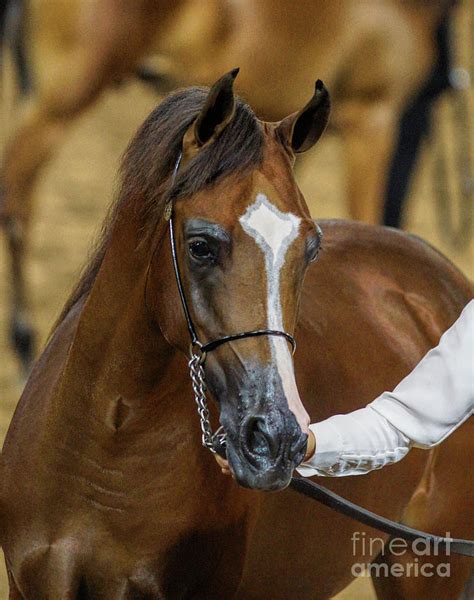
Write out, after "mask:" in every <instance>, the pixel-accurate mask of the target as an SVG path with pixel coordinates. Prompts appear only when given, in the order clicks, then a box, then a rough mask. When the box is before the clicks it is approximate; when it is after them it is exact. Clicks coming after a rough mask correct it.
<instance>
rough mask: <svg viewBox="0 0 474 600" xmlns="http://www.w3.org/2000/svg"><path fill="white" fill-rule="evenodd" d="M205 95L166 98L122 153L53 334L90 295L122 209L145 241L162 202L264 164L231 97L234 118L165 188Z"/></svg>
mask: <svg viewBox="0 0 474 600" xmlns="http://www.w3.org/2000/svg"><path fill="white" fill-rule="evenodd" d="M208 92H209V90H208V88H204V87H194V88H188V89H184V90H179V91H177V92H174V93H172V94H170V95H169V96H168V97H167V98H165V99H164V100H163V102H161V103H160V104H159V105H158V106H157V107H156V108H155V109H154V110H153V111H152V112H151V114H150V115H149V116H148V118H147V119H146V120H145V122H144V123H143V124H142V126H141V127H140V128H139V130H138V131H137V133H136V134H135V136H134V137H133V138H132V140H131V142H130V144H129V146H128V148H127V150H126V151H125V153H124V156H123V160H122V165H121V168H120V174H121V180H122V185H121V187H120V191H119V194H118V197H117V200H116V201H115V202H114V203H113V204H112V206H111V208H110V210H109V213H108V216H107V217H106V219H105V221H104V223H103V225H102V229H101V234H100V236H99V238H98V241H97V242H96V244H95V251H94V253H93V255H92V258H91V259H90V260H89V262H88V263H87V265H86V267H85V268H84V270H83V273H82V276H81V278H80V280H79V282H78V284H77V285H76V287H75V288H74V290H73V292H72V294H71V296H70V297H69V299H68V301H67V302H66V304H65V306H64V309H63V311H62V312H61V315H60V317H59V319H58V321H57V322H56V324H55V326H54V328H53V331H54V329H56V327H57V326H58V325H59V324H60V323H61V322H62V321H63V319H64V318H65V316H66V315H67V314H68V312H69V311H70V310H71V308H72V307H73V306H74V305H75V304H76V302H77V301H78V300H79V299H81V298H83V297H84V296H85V295H86V294H88V293H89V291H90V290H91V288H92V286H93V284H94V281H95V279H96V276H97V274H98V272H99V269H100V267H101V264H102V261H103V259H104V256H105V254H106V251H107V247H108V245H109V242H110V239H111V237H112V234H113V229H114V224H115V222H116V220H117V217H118V216H119V215H120V212H121V211H122V209H123V208H124V205H125V204H128V203H130V202H131V203H132V204H133V207H134V211H135V212H136V214H138V216H139V219H140V221H141V223H142V227H143V232H144V235H145V236H148V235H152V234H153V232H155V231H156V230H157V226H158V223H159V222H160V219H162V218H163V212H164V206H165V202H166V201H167V200H168V199H170V198H173V199H176V198H181V197H186V196H192V195H193V194H195V193H197V192H198V191H199V190H201V189H203V188H205V187H207V186H210V185H212V184H213V183H214V182H216V181H218V180H220V179H222V178H223V177H225V176H228V175H231V174H235V173H242V174H245V173H247V172H249V171H250V170H252V169H254V168H255V167H257V166H258V165H259V164H260V163H261V161H262V159H263V146H264V134H263V129H262V126H261V124H260V122H259V120H258V119H257V118H256V116H255V115H254V113H253V112H252V110H251V109H250V107H249V106H248V105H247V104H245V103H244V102H243V101H242V100H240V99H239V98H236V99H235V100H236V104H235V114H234V117H233V119H232V121H231V122H230V123H229V125H228V126H227V127H226V128H225V129H224V130H223V131H222V133H221V134H220V135H219V137H218V138H217V139H216V140H215V141H214V142H213V143H212V144H209V145H208V146H205V147H204V148H203V149H202V150H201V151H200V152H199V153H198V154H197V155H196V156H195V157H194V158H193V159H192V160H190V161H189V163H188V164H187V165H186V166H185V167H184V168H182V169H181V170H180V172H179V173H178V176H177V177H176V180H175V182H174V185H173V187H172V188H170V185H171V182H170V175H171V173H172V171H173V168H174V166H175V163H176V160H177V158H178V156H179V153H180V151H181V147H182V141H183V137H184V134H185V133H186V131H187V129H188V128H189V127H190V125H191V124H192V123H193V121H194V120H195V119H196V117H197V116H198V114H199V112H200V111H201V109H202V108H203V106H204V103H205V100H206V98H207V94H208Z"/></svg>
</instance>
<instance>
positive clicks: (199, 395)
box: [165, 152, 296, 454]
mask: <svg viewBox="0 0 474 600" xmlns="http://www.w3.org/2000/svg"><path fill="white" fill-rule="evenodd" d="M182 156H183V153H182V152H180V153H179V156H178V158H177V160H176V163H175V166H174V169H173V175H172V178H171V188H172V187H173V185H174V183H175V180H176V176H177V174H178V170H179V166H180V164H181V159H182ZM165 219H166V220H167V221H168V223H169V234H170V245H171V258H172V260H173V268H174V274H175V277H176V284H177V286H178V292H179V297H180V298H181V305H182V307H183V312H184V316H185V318H186V324H187V327H188V331H189V337H190V339H191V344H190V347H189V354H190V358H189V362H188V366H189V371H190V375H191V380H192V385H193V391H194V397H195V400H196V404H197V407H198V413H199V417H200V421H201V432H202V444H203V446H205V447H206V448H208V449H209V450H210V451H211V452H213V453H219V454H224V451H225V437H226V434H225V432H224V430H223V428H222V427H219V429H218V430H217V431H216V432H215V433H213V432H212V427H211V424H210V420H209V409H208V407H207V398H206V389H207V388H206V384H205V372H204V363H205V361H206V355H207V353H208V352H212V350H215V349H216V348H218V347H219V346H221V345H222V344H225V343H226V342H233V341H235V340H242V339H245V338H250V337H260V336H262V335H274V336H279V337H283V338H285V339H286V340H287V341H288V342H289V343H290V344H291V348H292V352H293V353H294V352H295V349H296V341H295V339H294V337H293V336H292V335H290V334H289V333H287V332H286V331H279V330H275V329H254V330H252V331H244V332H241V333H234V334H231V335H225V336H223V337H221V338H217V339H215V340H211V341H210V342H207V343H205V344H203V343H201V342H200V341H199V338H198V336H197V333H196V328H195V327H194V323H193V320H192V318H191V313H190V312H189V307H188V303H187V301H186V295H185V293H184V288H183V282H182V280H181V274H180V271H179V265H178V258H177V254H176V240H175V236H174V224H173V198H171V199H170V200H169V201H168V202H167V204H166V206H165Z"/></svg>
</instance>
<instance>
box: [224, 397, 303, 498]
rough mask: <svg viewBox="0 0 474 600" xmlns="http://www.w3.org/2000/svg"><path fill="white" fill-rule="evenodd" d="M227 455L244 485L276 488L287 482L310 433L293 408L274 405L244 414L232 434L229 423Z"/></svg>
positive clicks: (262, 488) (298, 462)
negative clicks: (286, 408) (288, 409)
mask: <svg viewBox="0 0 474 600" xmlns="http://www.w3.org/2000/svg"><path fill="white" fill-rule="evenodd" d="M224 427H225V429H226V430H227V432H228V435H227V458H228V460H229V464H230V467H231V469H232V471H233V473H234V476H235V479H236V480H237V482H238V483H239V484H240V485H242V486H243V487H247V488H252V489H258V490H266V491H277V490H281V489H284V488H285V487H287V486H288V484H289V483H290V480H291V476H292V473H293V471H294V469H295V468H296V467H297V466H298V465H299V464H300V462H301V461H302V460H303V458H304V455H305V452H306V444H307V435H306V434H305V433H303V432H302V431H301V429H300V426H299V425H298V423H297V421H296V419H295V417H294V415H293V414H292V413H291V412H290V411H283V410H281V409H279V408H276V407H275V408H272V409H271V410H270V411H268V412H266V413H262V412H259V413H255V414H252V415H247V416H245V417H244V418H243V419H242V421H241V423H240V425H239V426H238V428H237V432H236V434H235V435H232V433H231V431H232V427H228V426H227V427H226V425H224Z"/></svg>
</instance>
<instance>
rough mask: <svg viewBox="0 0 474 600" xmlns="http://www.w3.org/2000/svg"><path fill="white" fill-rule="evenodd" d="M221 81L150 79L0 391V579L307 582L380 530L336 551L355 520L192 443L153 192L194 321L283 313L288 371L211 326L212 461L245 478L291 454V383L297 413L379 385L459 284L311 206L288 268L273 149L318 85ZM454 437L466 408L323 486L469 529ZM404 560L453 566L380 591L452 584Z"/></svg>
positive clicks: (261, 324)
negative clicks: (24, 362)
mask: <svg viewBox="0 0 474 600" xmlns="http://www.w3.org/2000/svg"><path fill="white" fill-rule="evenodd" d="M233 76H235V73H233V74H229V75H227V76H226V77H224V78H223V79H221V80H220V81H219V82H218V83H217V84H216V85H215V86H214V88H213V89H212V90H211V92H210V93H209V95H208V94H207V93H205V92H204V91H203V90H202V89H191V90H187V91H183V92H179V93H177V94H175V95H173V96H171V97H170V98H168V99H167V100H166V101H165V102H164V103H163V104H162V105H161V106H159V107H158V108H157V109H156V110H155V111H154V112H153V113H152V115H150V117H149V119H147V121H146V122H145V124H144V125H143V127H142V128H141V130H140V131H139V132H138V134H137V136H136V137H135V139H134V140H133V141H132V143H131V145H130V147H129V150H128V152H127V155H126V157H125V160H124V165H123V169H122V177H123V183H122V189H121V192H120V196H119V199H118V202H117V203H116V205H115V207H114V209H113V212H112V214H111V216H110V219H109V221H108V223H107V225H106V228H105V231H104V236H103V238H102V242H101V243H100V245H99V247H98V250H97V254H96V256H95V257H94V259H93V260H92V262H91V263H90V265H89V268H88V269H87V270H86V272H85V274H84V276H83V278H82V280H81V281H80V283H79V285H78V287H77V289H76V291H75V292H74V293H73V295H72V297H71V298H70V300H69V302H68V303H67V305H66V307H65V309H64V311H63V314H62V316H61V317H60V319H59V322H58V324H57V326H56V328H55V330H54V332H53V335H52V337H51V340H50V342H49V344H48V347H47V348H46V350H45V352H44V353H43V355H42V357H41V358H40V360H39V361H38V363H37V365H36V367H35V369H34V371H33V373H32V375H31V377H30V380H29V382H28V384H27V387H26V389H25V392H24V394H23V396H22V399H21V400H20V403H19V405H18V408H17V411H16V413H15V416H14V419H13V422H12V425H11V427H10V430H9V433H8V436H7V439H6V442H5V445H4V449H3V453H2V458H1V470H2V472H1V481H2V490H1V496H0V506H1V508H2V513H1V520H0V534H1V542H2V545H3V549H4V552H5V556H6V562H7V568H8V571H9V577H10V585H11V589H12V592H11V598H29V597H31V598H33V597H38V596H39V597H61V598H77V597H82V598H84V597H91V598H97V597H101V598H111V599H112V598H113V599H118V598H132V597H133V598H137V597H152V598H209V599H211V598H242V599H246V600H249V599H252V598H255V599H256V598H258V599H260V600H262V599H265V598H268V599H270V598H271V599H272V600H274V599H277V600H279V599H282V600H283V599H287V598H290V597H298V598H302V599H303V600H305V599H308V600H310V599H313V600H314V599H315V598H328V597H330V596H331V595H333V594H335V593H337V591H339V590H340V589H342V588H343V587H345V585H347V583H348V582H349V581H350V579H351V577H352V575H351V565H352V564H353V563H354V562H368V561H370V560H372V559H375V558H376V554H377V552H378V551H379V549H380V546H377V548H376V549H374V548H371V549H370V551H368V552H367V551H366V550H365V549H363V548H362V547H357V548H354V547H353V543H352V539H351V538H352V534H353V533H354V530H355V529H356V530H360V531H361V532H366V531H367V529H366V528H364V527H359V526H357V525H356V524H354V523H353V522H351V521H350V520H348V519H346V518H344V517H342V516H341V515H338V514H335V513H331V512H329V511H328V510H326V509H325V508H321V507H318V511H317V513H316V512H315V510H314V506H313V505H312V504H311V503H310V502H309V501H307V500H305V499H302V498H301V497H299V496H296V495H295V494H294V493H293V492H291V491H282V492H279V493H276V494H263V493H259V492H257V491H252V490H245V489H243V488H242V487H239V486H237V485H236V483H235V482H234V481H233V480H232V479H230V478H224V477H222V476H221V475H220V472H219V469H218V468H217V467H216V465H215V464H214V461H213V458H212V456H211V454H210V453H209V452H206V451H204V450H203V449H202V448H201V447H200V442H201V440H200V434H199V428H198V422H197V416H196V414H195V409H194V407H193V402H192V396H191V394H190V382H189V380H188V377H187V369H186V362H185V360H184V358H183V352H186V351H187V347H188V343H189V337H188V331H187V329H186V322H185V319H184V315H183V314H182V311H181V310H179V309H177V307H179V296H178V290H177V287H176V282H175V280H174V274H173V267H172V261H171V255H170V248H169V240H168V239H167V238H168V232H169V229H168V225H167V221H166V220H165V217H164V214H165V210H164V209H165V206H166V205H167V203H168V202H169V201H172V202H173V206H174V216H173V218H174V220H175V223H176V229H175V231H176V242H177V256H178V262H179V266H180V272H181V276H182V279H183V282H184V289H185V294H186V296H187V298H188V302H189V305H190V309H191V312H192V318H193V321H194V323H195V324H196V326H197V328H198V332H199V335H200V337H201V338H202V339H203V340H209V339H213V338H215V337H221V336H222V335H225V334H232V333H237V332H239V331H246V330H249V329H253V328H271V329H280V330H286V331H288V332H289V333H293V332H294V331H295V328H296V336H297V339H298V352H297V354H296V364H295V367H296V378H297V380H298V389H297V388H296V385H295V378H294V374H293V368H292V362H291V356H290V352H289V349H288V346H287V341H286V339H284V338H283V337H276V336H274V337H272V336H261V337H259V338H247V339H244V340H238V341H234V342H231V343H228V344H224V345H222V346H220V347H219V348H218V349H216V350H215V351H214V352H212V353H210V355H209V357H208V362H207V364H206V374H207V380H208V385H209V388H210V390H211V392H212V394H213V396H214V398H215V399H216V401H217V403H218V406H219V410H220V421H221V422H222V423H223V424H224V426H225V428H226V431H227V435H228V452H229V454H228V456H229V459H230V462H231V466H232V468H233V471H234V473H235V476H236V478H237V480H238V481H239V482H240V484H241V485H244V486H248V487H251V488H258V489H276V488H280V489H281V488H283V487H284V486H285V485H286V483H287V482H288V479H289V476H290V475H291V472H292V470H293V467H294V466H295V464H296V463H297V462H298V461H299V460H300V458H301V453H302V452H303V451H304V448H303V446H302V445H301V442H302V434H301V432H302V430H303V431H304V430H305V428H306V426H307V423H308V416H307V415H306V414H305V409H304V408H303V405H302V404H301V400H300V396H301V398H302V399H303V401H304V405H305V406H306V408H307V409H308V411H309V414H310V418H311V420H317V419H321V418H324V417H327V416H329V415H330V414H333V413H334V412H339V411H348V410H351V409H353V408H355V407H356V406H360V405H361V404H363V403H364V402H366V401H368V400H370V399H372V398H373V397H374V396H376V395H377V394H378V393H380V392H381V391H382V390H383V389H385V388H391V387H393V386H394V385H395V384H396V383H397V382H398V381H399V379H400V378H401V377H403V376H404V375H405V374H407V373H408V371H409V370H410V369H411V368H412V367H413V366H414V364H415V363H416V362H417V361H418V360H419V359H420V358H421V356H422V355H423V354H424V353H425V351H426V350H427V348H428V347H430V346H432V345H434V344H435V343H436V342H437V340H438V339H439V336H440V333H441V332H442V331H443V330H445V329H446V328H447V327H449V326H450V325H451V324H452V322H453V321H454V320H455V319H456V317H457V316H458V314H459V313H460V311H461V309H462V307H463V306H464V305H465V303H466V302H467V301H468V300H469V299H470V298H471V297H472V289H471V287H470V285H469V283H468V282H467V281H466V280H465V279H464V278H463V277H462V276H461V275H460V273H459V272H458V271H457V270H456V269H454V268H453V267H452V266H451V265H450V264H449V263H448V262H447V261H446V260H445V259H443V258H442V257H441V256H440V255H438V254H437V253H436V252H434V251H433V250H432V249H431V248H429V247H427V246H425V245H423V244H422V243H420V242H419V241H417V240H414V239H412V238H410V237H408V236H406V235H404V234H401V233H397V232H395V231H389V230H383V229H379V228H372V227H369V226H365V225H361V224H359V225H358V224H346V223H337V222H327V223H324V224H323V229H324V231H325V243H324V248H323V252H322V255H321V261H320V262H318V263H317V264H316V265H313V267H312V268H310V269H308V272H307V274H306V279H305V282H304V286H303V278H304V276H305V272H306V270H307V267H308V265H309V263H310V262H311V261H312V259H314V258H315V256H316V254H317V252H318V246H319V240H318V236H317V232H316V229H315V226H314V224H313V222H312V221H311V219H310V217H309V212H308V209H307V207H306V205H305V202H304V199H303V197H302V195H301V193H300V192H299V190H298V188H297V186H296V183H295V181H294V178H293V175H292V162H293V155H294V153H295V152H301V151H305V150H307V149H308V148H309V147H310V146H311V145H312V144H313V143H315V142H316V141H317V139H318V138H319V136H320V135H321V133H322V131H323V129H324V126H325V124H326V121H327V116H328V100H327V93H326V92H325V90H324V88H323V87H322V86H321V85H318V86H317V88H316V93H315V95H314V97H313V99H312V100H311V101H310V102H309V103H308V104H307V105H306V107H305V108H304V109H303V110H302V111H300V112H299V113H297V114H294V115H292V116H290V117H288V118H286V119H285V120H283V121H282V122H281V123H279V124H271V123H260V122H258V121H257V120H256V118H255V117H254V116H253V114H252V113H251V112H250V110H249V109H248V107H246V106H245V105H243V104H242V103H241V102H240V101H235V100H234V97H233V94H232V86H231V84H232V81H231V79H232V77H233ZM182 141H183V147H182ZM182 148H183V153H184V164H183V167H182V168H181V170H180V172H179V173H178V177H177V179H176V182H175V184H174V185H172V181H171V173H172V171H173V168H174V166H175V164H176V161H177V158H178V155H179V153H180V152H181V149H182ZM302 286H303V287H302ZM300 299H301V310H300V317H299V320H298V323H297V325H296V317H297V309H298V304H299V300H300ZM472 439H473V438H472V423H471V422H468V423H466V424H465V425H464V426H463V427H462V428H460V429H459V430H458V431H457V432H456V433H455V434H454V435H453V436H451V438H450V439H449V440H448V441H446V442H445V443H444V444H443V445H442V446H441V447H439V448H438V449H437V450H436V451H435V452H431V453H427V452H423V453H421V452H417V451H413V452H412V453H411V454H410V456H409V457H407V458H406V459H405V460H404V461H403V463H401V464H397V465H394V466H393V467H390V469H386V470H385V471H384V472H382V473H373V474H372V475H369V476H366V477H360V478H348V479H346V480H343V481H333V482H331V483H330V485H331V487H332V488H334V489H337V491H339V492H342V493H344V494H346V495H347V496H348V497H350V498H351V499H352V500H353V501H355V502H359V503H362V504H364V505H366V506H367V507H369V508H370V509H372V510H376V511H379V512H383V513H384V514H385V515H387V516H389V517H391V518H395V519H397V518H400V517H402V516H403V515H404V520H405V521H407V522H409V523H410V524H411V525H413V526H415V527H423V528H425V529H429V530H431V531H433V532H436V533H438V532H439V533H440V532H443V531H445V530H446V531H449V532H450V533H451V534H453V535H456V536H463V537H470V536H472V531H473V522H472V511H470V510H469V508H470V506H471V505H472V488H471V486H470V485H469V481H468V478H467V477H465V472H464V468H463V464H462V460H460V457H463V456H466V455H467V454H468V452H469V451H472ZM369 533H370V530H369ZM417 558H418V560H419V563H420V564H424V563H426V562H434V563H437V562H446V561H448V562H449V564H450V568H451V577H449V578H442V577H431V578H423V579H422V578H414V577H411V578H410V577H402V578H399V577H395V576H394V577H387V578H383V579H380V580H378V581H377V587H378V593H379V597H380V598H393V597H396V596H397V595H398V597H400V596H401V597H406V598H416V599H417V600H418V599H420V598H427V599H428V598H432V597H433V596H434V595H435V594H439V595H440V596H442V597H447V598H454V597H455V596H456V594H457V593H459V592H460V591H461V590H462V587H463V585H464V582H465V580H466V578H467V576H468V573H469V569H470V566H471V563H469V562H468V560H467V559H464V558H462V557H444V556H438V557H436V556H435V557H433V556H419V557H417ZM392 559H393V557H385V558H384V557H379V560H387V561H389V562H390V561H391V560H392ZM410 560H411V561H412V562H413V561H414V560H415V557H414V556H412V555H410V554H409V553H408V552H407V554H406V555H405V556H404V557H403V558H401V559H400V560H399V557H397V562H410Z"/></svg>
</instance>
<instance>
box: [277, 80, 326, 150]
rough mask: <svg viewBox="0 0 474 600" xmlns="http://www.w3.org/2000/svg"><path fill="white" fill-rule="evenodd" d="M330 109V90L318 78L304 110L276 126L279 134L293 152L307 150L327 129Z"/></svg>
mask: <svg viewBox="0 0 474 600" xmlns="http://www.w3.org/2000/svg"><path fill="white" fill-rule="evenodd" d="M330 111H331V101H330V98H329V92H328V91H327V89H326V87H325V86H324V83H323V82H322V81H321V80H320V79H318V80H317V81H316V85H315V89H314V95H313V97H312V98H311V100H310V101H309V102H308V104H307V105H306V106H305V107H304V108H303V109H302V110H300V111H299V112H297V113H293V114H292V115H290V116H289V117H286V119H283V121H280V123H279V124H278V126H277V128H276V131H277V134H278V136H279V137H280V139H281V140H282V142H283V143H285V144H287V145H288V146H290V148H292V150H293V152H306V150H309V149H310V148H311V146H314V144H315V143H316V142H317V141H318V140H319V138H320V137H321V135H322V134H323V132H324V130H325V129H326V125H327V124H328V120H329V113H330Z"/></svg>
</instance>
